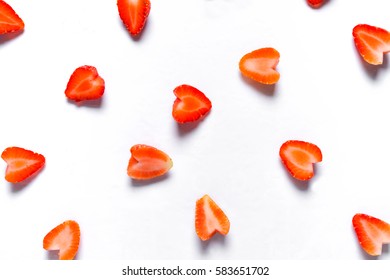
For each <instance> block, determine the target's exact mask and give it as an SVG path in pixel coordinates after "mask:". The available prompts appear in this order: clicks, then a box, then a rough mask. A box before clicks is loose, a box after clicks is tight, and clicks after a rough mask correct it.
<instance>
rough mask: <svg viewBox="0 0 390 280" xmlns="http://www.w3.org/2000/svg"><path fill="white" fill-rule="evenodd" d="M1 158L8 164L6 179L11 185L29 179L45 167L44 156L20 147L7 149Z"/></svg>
mask: <svg viewBox="0 0 390 280" xmlns="http://www.w3.org/2000/svg"><path fill="white" fill-rule="evenodd" d="M1 158H2V159H3V160H4V161H5V162H6V163H7V169H6V171H5V179H6V180H7V181H8V182H10V183H19V182H21V181H23V180H25V179H27V178H28V177H30V176H32V175H33V174H34V173H36V172H38V171H39V170H40V169H41V168H42V167H43V166H44V165H45V157H44V156H43V155H40V154H37V153H34V152H32V151H29V150H25V149H23V148H19V147H9V148H7V149H5V150H4V151H3V153H2V154H1Z"/></svg>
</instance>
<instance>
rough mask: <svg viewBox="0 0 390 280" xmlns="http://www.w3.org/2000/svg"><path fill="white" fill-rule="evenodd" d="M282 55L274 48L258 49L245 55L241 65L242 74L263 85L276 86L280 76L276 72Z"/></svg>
mask: <svg viewBox="0 0 390 280" xmlns="http://www.w3.org/2000/svg"><path fill="white" fill-rule="evenodd" d="M279 57H280V54H279V52H278V51H277V50H275V49H273V48H263V49H258V50H255V51H253V52H250V53H248V54H246V55H244V56H243V57H242V58H241V60H240V63H239V67H240V71H241V73H242V74H243V75H244V76H246V77H248V78H250V79H253V80H255V81H257V82H259V83H262V84H268V85H270V84H275V83H276V82H277V81H279V77H280V74H279V72H277V71H276V70H275V68H276V66H277V65H278V63H279Z"/></svg>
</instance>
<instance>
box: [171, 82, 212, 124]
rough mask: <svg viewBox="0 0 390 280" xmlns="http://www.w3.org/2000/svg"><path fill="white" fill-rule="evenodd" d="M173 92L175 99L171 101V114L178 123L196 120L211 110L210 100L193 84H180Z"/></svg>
mask: <svg viewBox="0 0 390 280" xmlns="http://www.w3.org/2000/svg"><path fill="white" fill-rule="evenodd" d="M173 93H174V94H175V96H176V100H175V101H174V103H173V107H172V116H173V118H174V119H175V120H176V121H177V122H178V123H186V122H193V121H197V120H199V119H200V118H202V117H203V116H205V115H206V114H207V113H208V112H209V111H210V110H211V107H212V104H211V101H210V100H209V99H208V98H207V96H206V95H205V94H204V93H203V92H201V91H200V90H198V89H197V88H195V87H193V86H190V85H180V86H178V87H176V88H175V89H174V90H173Z"/></svg>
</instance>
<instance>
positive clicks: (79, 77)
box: [65, 65, 105, 102]
mask: <svg viewBox="0 0 390 280" xmlns="http://www.w3.org/2000/svg"><path fill="white" fill-rule="evenodd" d="M104 89H105V84H104V80H103V78H102V77H100V76H99V74H98V72H97V70H96V68H95V67H93V66H88V65H85V66H81V67H79V68H77V69H76V70H75V71H74V72H73V74H72V75H71V76H70V79H69V82H68V84H67V86H66V90H65V95H66V97H68V98H69V99H71V100H73V101H75V102H79V101H84V100H93V99H99V98H101V97H102V96H103V93H104Z"/></svg>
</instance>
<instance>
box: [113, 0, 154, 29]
mask: <svg viewBox="0 0 390 280" xmlns="http://www.w3.org/2000/svg"><path fill="white" fill-rule="evenodd" d="M117 5H118V11H119V16H120V18H121V20H122V21H123V24H124V25H125V26H126V29H127V30H128V31H129V33H130V34H131V35H132V36H137V35H138V34H139V33H140V32H141V31H142V29H143V28H144V26H145V23H146V20H147V19H148V16H149V13H150V1H149V0H118V2H117Z"/></svg>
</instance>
